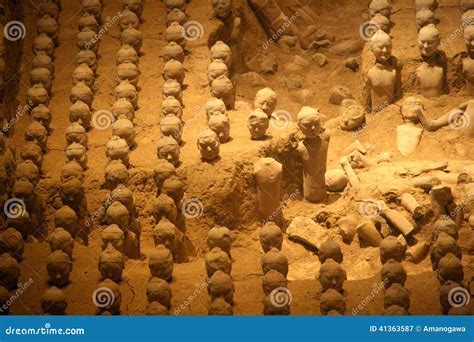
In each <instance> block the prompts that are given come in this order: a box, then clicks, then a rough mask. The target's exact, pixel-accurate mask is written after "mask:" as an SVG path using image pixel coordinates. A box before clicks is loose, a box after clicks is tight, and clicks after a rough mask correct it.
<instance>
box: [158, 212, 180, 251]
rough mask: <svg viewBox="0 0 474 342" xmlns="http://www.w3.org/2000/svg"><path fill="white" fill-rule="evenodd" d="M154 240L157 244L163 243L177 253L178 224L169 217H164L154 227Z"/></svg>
mask: <svg viewBox="0 0 474 342" xmlns="http://www.w3.org/2000/svg"><path fill="white" fill-rule="evenodd" d="M153 240H154V242H155V246H158V245H163V246H165V247H166V248H167V249H169V250H170V251H171V252H172V253H175V252H176V247H177V245H178V236H177V228H176V226H175V225H174V224H173V223H171V222H170V221H168V220H167V219H165V218H163V219H162V220H161V221H160V222H159V223H158V224H157V225H156V226H155V228H153Z"/></svg>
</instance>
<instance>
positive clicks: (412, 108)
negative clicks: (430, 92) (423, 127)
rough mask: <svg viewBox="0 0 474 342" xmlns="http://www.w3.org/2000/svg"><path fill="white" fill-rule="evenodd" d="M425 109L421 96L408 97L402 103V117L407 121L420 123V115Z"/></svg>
mask: <svg viewBox="0 0 474 342" xmlns="http://www.w3.org/2000/svg"><path fill="white" fill-rule="evenodd" d="M424 111H425V106H424V104H423V101H422V99H421V98H419V97H416V96H409V97H407V98H406V99H405V100H404V101H403V104H402V118H403V121H405V122H414V123H418V121H419V119H418V117H419V115H420V114H421V113H423V112H424Z"/></svg>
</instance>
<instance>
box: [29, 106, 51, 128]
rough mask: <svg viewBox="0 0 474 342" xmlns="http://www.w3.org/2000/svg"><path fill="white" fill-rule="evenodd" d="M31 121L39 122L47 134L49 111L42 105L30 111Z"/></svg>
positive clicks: (49, 118)
mask: <svg viewBox="0 0 474 342" xmlns="http://www.w3.org/2000/svg"><path fill="white" fill-rule="evenodd" d="M30 115H31V120H32V121H36V122H39V123H40V124H41V125H43V126H44V127H45V128H46V130H47V131H48V132H49V131H50V127H49V125H50V124H51V110H50V109H49V108H48V107H46V106H45V105H44V104H40V105H38V106H37V107H35V108H33V109H32V110H31V114H30Z"/></svg>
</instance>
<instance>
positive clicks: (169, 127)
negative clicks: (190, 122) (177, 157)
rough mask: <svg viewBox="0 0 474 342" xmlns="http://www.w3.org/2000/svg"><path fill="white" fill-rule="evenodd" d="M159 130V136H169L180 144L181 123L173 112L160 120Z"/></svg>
mask: <svg viewBox="0 0 474 342" xmlns="http://www.w3.org/2000/svg"><path fill="white" fill-rule="evenodd" d="M160 132H161V137H171V138H173V139H175V140H176V142H177V143H178V144H180V143H181V134H182V133H183V123H182V121H181V119H180V118H179V117H177V116H175V115H173V114H169V115H166V116H164V117H163V118H162V119H161V120H160Z"/></svg>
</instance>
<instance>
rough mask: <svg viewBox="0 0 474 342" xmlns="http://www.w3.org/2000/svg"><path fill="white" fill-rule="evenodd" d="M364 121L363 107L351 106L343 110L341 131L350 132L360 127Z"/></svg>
mask: <svg viewBox="0 0 474 342" xmlns="http://www.w3.org/2000/svg"><path fill="white" fill-rule="evenodd" d="M364 121H365V111H364V107H362V106H360V105H352V106H349V107H347V108H345V109H344V111H343V112H342V121H341V124H340V125H341V129H343V130H345V131H352V130H355V129H357V128H359V127H361V126H362V124H363V123H364Z"/></svg>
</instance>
